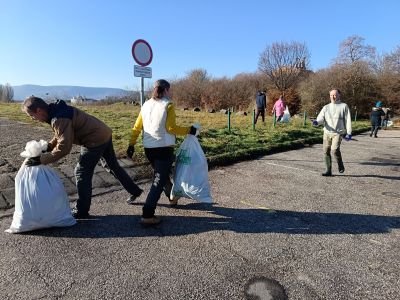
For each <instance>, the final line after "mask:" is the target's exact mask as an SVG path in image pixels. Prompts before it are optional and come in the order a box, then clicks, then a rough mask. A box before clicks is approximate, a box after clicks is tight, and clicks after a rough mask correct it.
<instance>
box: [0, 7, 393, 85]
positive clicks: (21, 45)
mask: <svg viewBox="0 0 400 300" xmlns="http://www.w3.org/2000/svg"><path fill="white" fill-rule="evenodd" d="M0 4H1V5H0V83H1V84H4V83H10V84H11V85H20V84H40V85H80V86H93V87H116V88H129V89H133V88H135V89H136V88H137V87H138V83H139V79H138V78H136V77H134V76H133V65H134V61H133V58H132V55H131V46H132V43H133V42H134V41H135V40H136V39H145V40H147V41H148V42H149V43H150V45H151V46H152V49H153V53H154V57H153V61H152V63H151V65H150V67H152V70H153V79H158V78H166V79H174V78H180V77H182V76H184V75H186V74H187V72H188V71H190V70H192V69H195V68H204V69H206V70H207V71H208V72H209V74H211V75H212V76H214V77H222V76H228V77H232V76H234V75H236V74H238V73H242V72H254V71H256V70H257V63H258V59H259V55H260V53H261V52H262V51H263V50H264V49H265V47H266V46H267V45H269V44H271V43H273V42H279V41H299V42H305V43H306V45H307V46H308V48H309V50H310V52H311V68H312V69H313V70H318V69H321V68H324V67H328V66H329V64H330V63H331V61H332V59H334V58H335V57H336V56H337V53H338V46H339V43H340V42H341V41H343V40H344V39H345V38H347V37H349V36H351V35H354V34H356V35H360V36H362V37H364V38H365V43H366V44H369V45H372V46H375V47H376V48H377V51H378V53H387V52H391V51H393V50H394V49H395V47H396V46H397V45H400V25H399V24H400V23H399V12H400V1H399V0H380V1H376V0H371V1H367V0H362V1H361V0H360V1H358V0H357V1H355V0H354V1H353V0H337V1H323V0H319V1H318V0H310V1H305V0H303V1H300V0H290V1H267V0H265V1H252V0H247V1H245V0H242V1H239V0H221V1H218V0H201V1H199V0H197V1H196V0H193V1H189V0H182V1H181V0H179V1H178V0H176V1H173V0H171V1H167V0H152V1H146V0H141V1H138V0H125V1H123V0H113V1H102V0H98V1H94V0H0ZM146 82H147V84H148V83H149V82H150V81H149V80H147V79H146Z"/></svg>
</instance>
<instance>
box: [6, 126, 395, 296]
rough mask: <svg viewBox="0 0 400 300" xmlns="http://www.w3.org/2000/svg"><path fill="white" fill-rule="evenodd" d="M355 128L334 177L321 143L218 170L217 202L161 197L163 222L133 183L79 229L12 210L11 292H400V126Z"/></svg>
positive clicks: (213, 175)
mask: <svg viewBox="0 0 400 300" xmlns="http://www.w3.org/2000/svg"><path fill="white" fill-rule="evenodd" d="M354 138H355V139H356V140H354V141H351V142H343V145H342V154H343V158H344V162H345V167H346V171H345V173H344V174H340V175H339V174H338V173H337V168H335V169H334V174H335V176H334V177H330V178H325V177H322V176H320V174H321V172H322V171H323V169H324V166H323V163H322V145H320V144H318V145H314V146H312V147H308V148H304V149H301V150H295V151H288V152H283V153H278V154H274V155H270V156H263V157H260V158H259V159H257V160H254V161H248V162H243V163H238V164H235V165H232V166H229V167H223V168H219V169H215V170H212V171H211V172H210V173H209V176H210V182H211V189H212V196H213V198H214V201H215V204H214V205H206V204H200V203H196V202H194V201H190V200H186V199H183V200H181V201H180V202H179V203H180V204H179V206H178V208H176V209H174V208H170V207H169V206H168V201H167V199H166V198H165V197H162V198H161V200H160V203H159V204H160V205H159V207H158V209H157V212H156V213H157V214H158V215H160V216H162V217H163V222H162V223H161V224H160V225H159V226H157V227H155V228H143V227H141V226H140V225H139V219H140V214H141V207H142V203H143V201H144V199H145V195H142V196H141V198H140V199H139V202H138V204H137V205H134V206H129V205H127V204H126V203H125V199H126V197H127V193H126V192H125V191H124V190H119V191H114V192H110V193H106V194H103V195H101V196H96V197H95V198H94V199H93V201H92V210H91V213H92V214H93V215H94V217H93V218H91V219H89V220H83V221H80V222H79V223H78V224H77V225H75V226H73V227H70V228H54V229H48V230H39V231H35V232H31V233H28V234H20V235H10V234H6V233H3V232H4V230H5V229H7V228H8V226H9V225H10V223H11V217H5V218H1V219H0V232H1V233H0V251H1V256H0V278H1V281H0V299H246V298H251V297H253V296H256V295H258V296H260V298H259V299H285V296H284V295H283V296H282V290H279V287H282V288H283V289H284V292H283V293H285V294H286V295H287V298H288V299H332V300H333V299H335V300H337V299H400V296H399V295H400V284H399V283H400V279H399V278H400V251H399V250H400V230H399V228H400V207H399V200H400V189H399V186H400V185H399V180H400V173H399V170H400V131H381V132H380V136H379V138H378V139H374V138H370V137H369V136H368V135H366V134H364V135H359V136H356V137H354ZM335 167H336V164H335ZM143 187H144V188H145V190H146V191H148V189H149V185H148V184H145V185H143ZM269 280H271V281H269ZM278 283H279V284H280V286H276V285H275V284H278ZM279 293H281V296H279ZM254 299H255V298H254Z"/></svg>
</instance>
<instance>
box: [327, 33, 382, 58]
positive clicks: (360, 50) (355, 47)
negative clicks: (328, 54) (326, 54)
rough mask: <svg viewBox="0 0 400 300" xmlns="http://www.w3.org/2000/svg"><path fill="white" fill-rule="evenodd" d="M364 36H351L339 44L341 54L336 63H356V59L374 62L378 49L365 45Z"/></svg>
mask: <svg viewBox="0 0 400 300" xmlns="http://www.w3.org/2000/svg"><path fill="white" fill-rule="evenodd" d="M364 40H365V39H364V38H363V37H361V36H358V35H352V36H349V37H348V38H347V39H345V40H344V41H342V42H341V43H340V45H339V54H338V57H337V58H336V61H335V62H336V63H342V64H343V63H344V64H348V63H350V64H351V63H354V62H356V61H361V60H362V61H366V62H369V63H371V62H373V61H374V60H375V56H376V49H375V47H373V46H370V45H365V44H364Z"/></svg>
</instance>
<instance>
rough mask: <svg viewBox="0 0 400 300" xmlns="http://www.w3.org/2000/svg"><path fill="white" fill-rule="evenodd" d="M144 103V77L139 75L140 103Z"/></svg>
mask: <svg viewBox="0 0 400 300" xmlns="http://www.w3.org/2000/svg"><path fill="white" fill-rule="evenodd" d="M143 104H144V78H143V77H140V105H141V106H143Z"/></svg>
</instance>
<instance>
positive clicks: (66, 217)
mask: <svg viewBox="0 0 400 300" xmlns="http://www.w3.org/2000/svg"><path fill="white" fill-rule="evenodd" d="M28 144H29V145H28ZM46 148H47V143H46V144H43V143H42V144H40V142H36V141H31V142H28V143H27V146H26V148H25V151H24V152H22V153H21V156H25V157H34V156H38V155H40V154H37V151H38V149H40V152H39V153H41V151H42V149H46ZM74 224H76V220H75V219H74V218H73V217H72V215H71V209H70V207H69V202H68V196H67V193H66V192H65V188H64V185H63V183H62V181H61V179H60V178H59V177H58V175H57V173H56V172H55V171H54V170H53V169H52V168H50V167H49V166H44V165H39V166H33V167H27V166H25V162H24V163H23V164H22V166H21V168H20V169H19V171H18V173H17V176H16V177H15V211H14V216H13V220H12V223H11V226H10V228H9V229H7V230H6V232H8V233H19V232H25V231H31V230H35V229H40V228H48V227H63V226H72V225H74Z"/></svg>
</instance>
